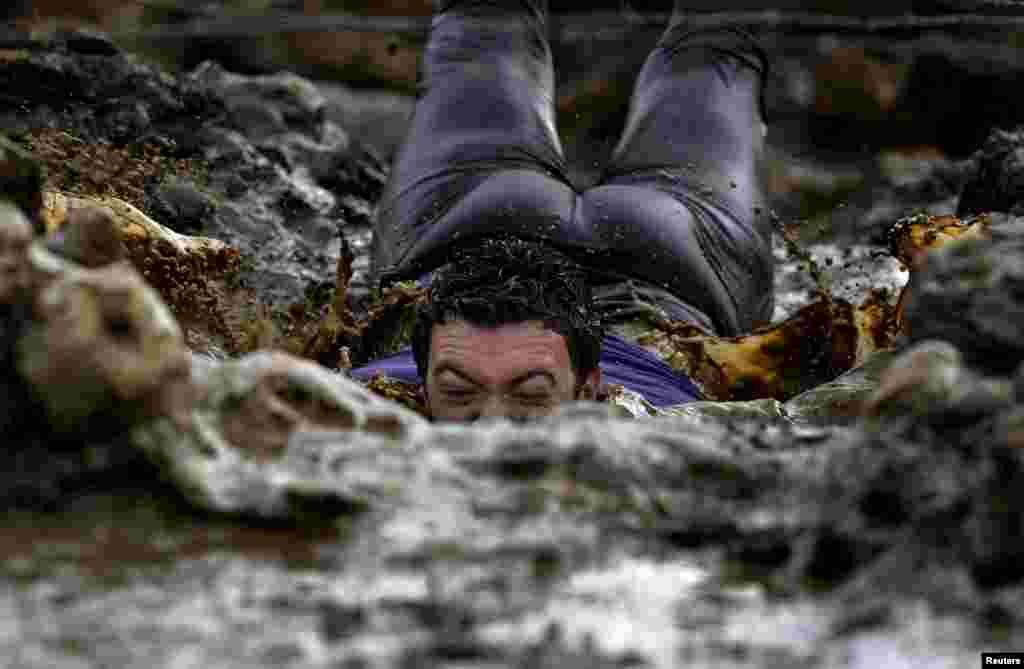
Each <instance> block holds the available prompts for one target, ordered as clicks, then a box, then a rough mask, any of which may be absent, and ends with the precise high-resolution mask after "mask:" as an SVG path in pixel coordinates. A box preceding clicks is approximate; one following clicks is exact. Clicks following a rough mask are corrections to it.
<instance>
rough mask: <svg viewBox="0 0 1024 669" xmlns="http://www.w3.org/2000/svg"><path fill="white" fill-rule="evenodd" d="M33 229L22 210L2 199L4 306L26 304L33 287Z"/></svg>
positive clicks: (0, 297) (0, 295)
mask: <svg viewBox="0 0 1024 669" xmlns="http://www.w3.org/2000/svg"><path fill="white" fill-rule="evenodd" d="M31 243H32V226H31V225H30V224H29V222H28V219H26V218H25V216H24V214H22V212H21V210H19V209H17V208H16V207H15V206H14V205H13V204H11V203H10V202H8V201H6V200H0V305H2V306H9V305H12V304H15V303H17V302H21V301H24V299H25V298H26V297H27V295H26V292H27V291H28V290H29V284H30V276H29V273H30V268H29V246H30V244H31Z"/></svg>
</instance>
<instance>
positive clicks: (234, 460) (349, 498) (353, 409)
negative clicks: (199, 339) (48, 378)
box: [133, 352, 425, 518]
mask: <svg viewBox="0 0 1024 669" xmlns="http://www.w3.org/2000/svg"><path fill="white" fill-rule="evenodd" d="M193 364H198V363H195V362H194V363H193ZM193 378H195V377H194V376H193ZM201 378H202V380H201V381H200V382H199V383H198V384H197V386H198V388H199V395H200V397H199V399H198V400H197V401H196V402H195V403H194V404H193V405H191V406H190V407H189V408H188V409H187V410H186V411H185V412H184V413H183V414H181V415H178V416H166V417H159V418H157V419H156V420H153V421H150V422H146V423H144V424H141V425H139V426H137V427H136V428H135V429H134V431H133V441H134V443H136V444H138V445H139V447H140V448H141V449H142V450H143V451H144V452H146V453H147V455H148V456H149V457H150V458H151V459H152V460H153V461H154V462H156V463H158V464H159V465H160V466H161V467H164V468H165V469H166V471H167V474H168V476H169V478H171V479H172V480H175V481H177V482H178V484H179V485H180V486H181V488H182V490H183V491H184V492H185V494H186V495H188V496H189V497H190V498H191V499H192V500H193V501H194V502H195V503H197V504H198V505H200V506H201V507H203V508H209V509H211V510H214V511H220V512H231V513H246V514H250V515H254V516H258V517H264V518H285V517H288V516H289V514H291V513H292V512H293V510H294V509H293V505H295V504H301V503H307V504H309V505H310V506H311V507H316V506H317V505H322V506H323V509H324V511H325V512H329V511H330V509H332V508H336V507H337V508H342V509H353V508H358V507H360V506H366V505H367V504H369V503H370V501H374V500H376V499H377V497H378V496H381V495H386V494H387V493H386V492H384V491H383V490H384V488H386V487H387V486H386V485H385V482H384V480H383V479H381V481H380V485H381V486H382V487H381V488H380V489H379V490H376V491H375V490H374V488H373V485H371V483H370V482H366V484H365V485H363V486H362V487H361V486H360V485H359V483H358V482H355V483H354V484H353V487H352V488H351V489H346V488H338V487H336V486H335V487H332V486H329V485H325V481H327V480H329V479H330V477H331V476H332V473H337V469H332V468H331V466H329V465H328V464H327V463H326V462H320V454H318V453H316V452H315V451H314V450H308V451H302V450H301V448H300V449H299V450H296V447H294V446H293V435H294V434H295V433H297V432H299V431H327V432H331V433H334V434H337V433H339V432H342V431H343V432H344V433H345V434H346V435H347V436H346V437H344V438H342V437H338V439H339V440H340V441H343V442H345V443H348V444H349V447H350V449H349V450H351V452H352V456H353V457H356V454H357V453H362V454H363V456H365V457H372V454H373V453H374V452H375V451H378V450H380V449H384V450H385V451H387V452H390V453H391V454H392V455H390V456H384V457H383V460H384V461H390V460H392V459H394V458H398V459H399V460H401V461H402V462H406V464H409V465H410V466H411V463H412V459H413V455H414V453H415V444H416V441H417V439H416V433H417V431H418V430H421V429H422V428H423V426H424V424H425V421H424V419H422V418H420V417H419V416H417V415H416V414H413V413H412V412H410V411H408V410H406V409H403V408H402V407H400V406H398V405H397V404H394V403H392V402H389V401H387V400H385V399H383V398H381V397H379V396H377V395H374V394H373V393H371V392H369V391H367V390H366V389H364V388H363V387H362V386H360V385H359V384H358V383H356V382H354V381H350V380H348V379H346V378H344V377H342V376H340V375H338V374H336V373H333V372H330V371H328V370H326V369H324V368H323V367H320V366H319V365H316V364H314V363H311V362H309V361H307V360H302V359H299V358H294V357H291V356H289V355H286V354H283V353H271V352H260V353H254V354H251V355H248V356H245V357H243V358H241V359H239V360H236V361H231V362H226V363H223V364H221V365H219V366H215V367H213V368H212V369H208V370H206V371H205V372H203V373H202V374H201ZM409 449H412V450H409ZM318 463H319V464H318ZM339 467H340V465H339ZM380 475H381V476H384V474H383V473H381V474H380Z"/></svg>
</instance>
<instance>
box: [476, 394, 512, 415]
mask: <svg viewBox="0 0 1024 669" xmlns="http://www.w3.org/2000/svg"><path fill="white" fill-rule="evenodd" d="M507 413H508V412H507V411H506V409H505V402H504V401H503V399H502V397H501V395H500V394H498V393H494V394H492V395H490V396H489V397H488V398H487V400H486V401H485V402H484V403H483V405H481V406H480V417H481V418H501V417H503V416H505V415H506V414H507Z"/></svg>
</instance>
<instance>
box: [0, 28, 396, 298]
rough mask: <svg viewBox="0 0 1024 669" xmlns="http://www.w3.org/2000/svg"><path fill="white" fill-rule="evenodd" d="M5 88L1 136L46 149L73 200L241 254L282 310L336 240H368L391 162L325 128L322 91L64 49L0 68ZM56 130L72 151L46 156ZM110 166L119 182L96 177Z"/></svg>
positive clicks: (287, 78)
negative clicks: (107, 199)
mask: <svg viewBox="0 0 1024 669" xmlns="http://www.w3.org/2000/svg"><path fill="white" fill-rule="evenodd" d="M0 87H2V88H3V89H4V90H8V91H11V96H12V97H11V104H10V105H8V107H6V108H5V111H3V112H0V121H2V122H0V126H2V127H5V128H10V129H12V131H14V132H16V133H18V134H19V136H22V137H27V138H28V140H27V143H28V145H31V146H35V147H36V149H35V150H36V151H37V152H41V153H44V155H43V159H44V160H43V161H42V162H43V163H44V164H45V166H47V167H50V168H51V169H52V170H55V171H56V172H57V173H58V174H59V175H60V179H61V183H62V186H63V187H64V189H65V190H75V191H77V192H76V193H75V194H76V195H84V196H106V195H115V196H118V197H120V198H121V199H125V200H126V201H127V202H128V203H129V204H131V205H132V206H134V207H135V208H137V209H139V210H140V211H142V212H143V213H145V214H147V215H149V216H150V217H151V218H155V219H156V220H157V221H159V222H160V223H161V224H163V225H166V226H168V227H171V228H175V227H177V228H178V229H179V230H180V231H182V232H190V233H192V232H196V231H200V230H201V231H202V234H204V235H206V236H208V237H213V238H216V239H219V240H221V241H223V242H226V243H228V244H230V245H232V246H234V247H235V248H238V249H239V251H240V252H242V253H243V254H245V256H246V257H247V258H248V260H247V262H246V267H247V271H246V272H245V273H244V276H243V277H241V280H242V281H243V282H244V283H246V284H248V285H249V286H250V287H252V288H253V289H255V290H257V291H258V292H259V293H260V295H261V296H262V297H263V299H264V300H266V301H267V302H268V303H270V304H274V305H284V306H286V305H288V304H290V303H292V302H295V301H301V300H302V299H303V295H304V291H305V290H306V288H307V287H308V286H309V285H310V284H314V283H322V282H323V278H324V277H329V276H330V275H331V272H332V269H333V267H334V265H335V263H336V262H337V258H338V255H339V253H340V248H341V242H340V235H342V234H344V235H349V234H358V233H359V232H360V230H362V231H365V228H366V226H367V222H368V215H369V212H370V211H371V210H372V208H373V203H374V202H375V201H376V198H377V197H379V194H380V192H381V190H382V187H383V183H384V180H385V179H386V173H387V166H386V165H385V164H384V163H383V162H382V161H380V159H379V158H377V157H376V155H375V154H374V153H373V152H372V151H371V150H368V149H365V148H364V147H363V146H362V144H361V143H360V142H359V141H357V140H355V139H352V138H351V137H349V135H348V133H347V132H346V131H345V130H344V129H343V128H341V127H339V126H338V125H336V124H335V123H333V122H331V121H329V120H327V119H326V118H325V106H326V102H325V100H324V98H323V96H322V95H320V93H319V92H318V90H317V89H316V87H315V86H314V85H313V84H312V83H311V82H309V81H307V80H305V79H302V78H300V77H297V76H295V75H291V74H280V75H273V76H263V77H259V76H257V77H248V76H244V75H236V74H233V73H229V72H227V71H225V70H224V69H222V68H220V67H219V66H216V65H214V64H212V63H204V64H202V65H201V66H199V67H198V68H196V70H195V71H194V72H192V73H190V74H186V75H183V76H179V77H173V76H171V75H169V74H167V73H165V72H162V71H160V70H159V69H157V68H156V67H154V66H151V65H147V64H143V63H141V62H139V61H137V60H136V59H134V58H133V57H131V56H129V55H127V54H125V53H123V52H120V51H117V52H114V53H109V52H106V51H104V50H98V51H97V50H93V51H90V52H88V53H83V52H80V51H75V50H73V49H69V48H68V47H67V45H66V44H65V43H64V42H62V41H60V40H56V41H53V42H52V43H48V44H47V46H46V48H43V49H40V50H38V51H33V52H24V53H20V52H19V55H17V57H15V58H14V59H13V60H12V61H10V62H4V63H3V64H2V65H0ZM49 128H60V129H62V131H63V132H64V133H65V134H64V135H63V137H64V138H65V139H68V138H70V140H71V141H72V143H73V144H74V146H73V147H72V148H73V150H71V151H70V152H68V151H64V150H61V151H51V153H52V154H53V155H52V156H50V158H47V156H49V154H48V153H45V151H44V149H45V150H49V149H50V148H51V147H53V146H54V144H55V140H54V139H52V138H49V137H48V136H46V132H47V129H49ZM39 147H43V148H39ZM122 148H123V149H124V151H123V152H124V154H125V155H124V156H120V155H118V156H117V157H116V158H117V159H116V160H112V159H111V158H112V156H111V153H112V152H116V151H120V150H121V149H122ZM37 157H38V156H37ZM51 158H52V160H51ZM133 160H134V161H136V162H134V163H133ZM175 161H177V162H175ZM182 161H184V162H182ZM51 162H52V164H51ZM172 163H174V164H176V165H179V167H176V168H173V169H170V168H169V167H168V166H169V165H171V164H172ZM185 164H187V165H188V167H184V165H185ZM111 165H115V166H117V169H116V170H115V173H114V174H109V175H105V176H103V177H102V178H97V179H93V175H94V174H104V173H106V172H108V171H110V169H111ZM154 166H156V167H157V168H158V169H155V170H154V169H152V168H153V167H154ZM164 219H166V220H164ZM359 280H360V281H362V276H360V277H359ZM364 283H365V282H364Z"/></svg>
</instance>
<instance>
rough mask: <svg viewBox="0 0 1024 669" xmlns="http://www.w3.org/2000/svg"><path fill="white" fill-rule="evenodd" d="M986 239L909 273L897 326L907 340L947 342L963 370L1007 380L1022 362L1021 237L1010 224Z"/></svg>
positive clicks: (953, 247)
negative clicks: (964, 366)
mask: <svg viewBox="0 0 1024 669" xmlns="http://www.w3.org/2000/svg"><path fill="white" fill-rule="evenodd" d="M992 236H993V238H992V239H991V240H978V239H969V240H964V241H959V242H956V243H952V244H948V245H946V246H945V247H943V248H942V249H940V250H938V251H933V252H931V253H929V255H928V256H927V261H926V263H925V267H924V269H922V270H920V271H918V272H914V273H913V274H912V275H911V279H910V283H909V284H908V290H909V298H908V302H907V304H906V306H905V309H904V319H903V324H904V325H903V327H904V330H905V332H906V335H907V337H908V340H909V341H910V342H920V341H925V340H928V339H940V340H944V341H947V342H949V343H951V344H953V345H954V346H955V347H956V348H957V349H959V351H960V352H961V353H962V354H963V356H964V360H965V362H966V364H967V365H968V366H970V367H973V368H976V369H977V370H979V372H981V373H984V374H988V375H995V376H1009V375H1011V374H1012V373H1013V372H1014V370H1015V369H1016V368H1017V366H1018V365H1019V364H1020V363H1021V361H1024V343H1022V342H1024V337H1022V335H1024V331H1022V329H1021V328H1022V327H1024V303H1022V302H1021V296H1022V295H1024V292H1022V288H1021V286H1022V285H1024V241H1022V240H1024V238H1022V237H1021V236H1020V234H1019V229H1018V228H1017V227H1014V226H1013V225H1012V224H1003V225H999V226H993V227H992Z"/></svg>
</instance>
